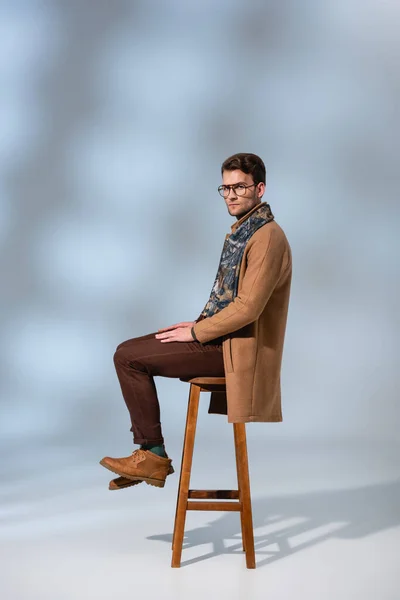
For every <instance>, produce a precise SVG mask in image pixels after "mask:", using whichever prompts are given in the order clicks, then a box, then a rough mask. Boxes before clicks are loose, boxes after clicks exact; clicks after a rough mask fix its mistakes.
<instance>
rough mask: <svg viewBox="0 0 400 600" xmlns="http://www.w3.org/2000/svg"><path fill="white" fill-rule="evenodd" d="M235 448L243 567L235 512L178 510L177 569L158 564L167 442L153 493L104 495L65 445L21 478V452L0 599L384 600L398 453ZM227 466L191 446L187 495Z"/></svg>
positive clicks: (392, 554)
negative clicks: (251, 548)
mask: <svg viewBox="0 0 400 600" xmlns="http://www.w3.org/2000/svg"><path fill="white" fill-rule="evenodd" d="M196 443H197V442H196ZM248 446H249V460H250V471H251V473H250V474H251V491H252V498H253V520H254V533H255V544H256V562H257V568H256V570H247V569H246V567H245V559H244V555H243V553H242V552H241V538H240V526H239V515H238V514H237V513H223V512H221V513H216V512H204V513H201V512H190V513H188V516H187V520H186V528H185V531H186V536H185V545H184V550H183V554H182V566H181V568H180V569H172V568H171V566H170V562H171V535H172V529H173V519H174V511H175V499H176V491H177V485H178V480H179V472H178V468H179V463H180V456H181V447H180V441H177V442H176V443H175V445H174V446H171V445H170V446H169V448H167V449H168V451H169V454H170V456H171V457H172V458H173V459H174V464H175V467H176V468H177V470H176V472H175V474H173V475H172V476H170V477H169V479H168V480H167V484H166V486H165V488H163V489H158V488H155V487H152V486H148V485H145V484H144V483H142V484H140V485H139V486H137V487H135V488H130V489H127V490H122V491H118V492H110V491H108V489H107V486H108V480H109V479H110V477H109V475H108V471H106V470H104V469H103V468H102V467H101V466H99V465H98V464H97V463H96V461H95V460H93V461H92V462H91V461H89V460H87V459H85V461H84V464H82V461H80V460H78V458H77V457H76V459H74V460H72V459H71V456H73V453H72V452H71V451H70V452H68V450H67V449H64V452H63V453H61V452H59V453H58V454H57V453H56V452H54V453H53V454H51V455H49V456H51V458H49V464H48V468H47V469H44V470H43V471H42V473H41V474H40V475H38V474H36V475H35V476H34V477H30V476H29V472H30V471H29V467H30V465H31V464H33V463H34V461H35V453H34V452H32V453H31V454H30V455H29V456H27V457H26V458H25V462H24V464H23V465H22V466H21V468H22V471H21V472H20V475H19V476H18V474H17V473H15V472H14V474H11V473H10V474H9V476H8V478H7V481H6V485H3V487H2V491H1V496H0V519H1V523H2V528H1V532H2V534H1V545H0V563H1V584H0V586H1V588H0V592H1V597H2V598H3V599H4V600H47V599H49V600H50V599H51V600H80V599H88V598H93V599H95V598H96V599H98V600H102V599H106V598H107V599H108V598H114V597H118V598H119V599H120V600H123V599H125V598H126V599H128V598H129V599H130V598H134V597H138V594H141V595H142V596H143V595H144V594H146V597H149V596H151V595H154V594H157V595H158V597H162V598H163V599H165V600H169V599H170V598H171V599H172V598H174V599H180V598H182V599H183V598H188V597H190V598H204V597H206V595H209V597H210V598H217V597H218V598H229V599H230V600H235V599H238V600H239V599H240V600H242V599H243V598H244V596H245V595H246V597H247V598H252V599H253V598H254V599H257V600H258V599H265V598H273V599H274V600H276V599H280V598H289V597H294V596H292V595H294V594H295V597H296V598H297V599H301V598H307V599H310V598H315V599H316V600H317V599H318V600H320V599H321V598H324V599H325V600H329V599H331V598H332V599H335V600H336V599H337V598H340V599H341V600H347V599H349V600H350V599H351V600H353V599H355V598H365V599H367V598H371V599H374V600H376V599H377V598H379V600H398V597H399V596H398V590H397V588H398V585H399V583H400V577H399V572H398V556H399V545H400V508H399V507H400V468H399V460H398V457H399V447H398V446H397V445H396V444H390V443H386V444H383V443H378V442H372V441H362V440H359V441H354V440H353V441H352V442H349V441H348V440H347V441H346V440H339V439H337V440H333V439H332V440H329V441H326V440H325V441H321V440H319V441H318V440H312V441H308V442H307V443H306V444H305V443H304V442H301V443H300V442H299V443H294V442H290V443H286V442H284V441H283V440H280V441H279V442H274V443H271V442H270V443H269V444H266V445H264V444H261V442H260V438H259V437H258V438H254V439H252V437H251V436H250V437H248ZM97 458H101V455H99V456H98V457H96V459H97ZM232 458H233V456H232V448H231V447H230V446H229V445H227V444H224V445H222V446H221V447H219V448H218V449H213V448H212V447H210V446H203V448H202V447H201V446H200V442H199V444H198V445H197V446H196V447H195V457H194V462H193V475H192V481H191V487H192V488H201V487H203V488H210V489H212V488H213V487H216V488H218V487H219V488H229V487H235V472H234V465H233V460H232ZM56 465H57V466H58V468H57V469H56V468H55V466H56ZM60 465H61V469H60ZM210 465H214V469H213V470H212V471H210V470H209V467H210ZM24 468H25V476H21V475H24V470H23V469H24Z"/></svg>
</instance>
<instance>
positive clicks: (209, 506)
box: [186, 500, 242, 512]
mask: <svg viewBox="0 0 400 600" xmlns="http://www.w3.org/2000/svg"><path fill="white" fill-rule="evenodd" d="M241 508H242V507H241V504H240V502H193V501H192V500H189V501H188V502H187V504H186V510H227V511H236V512H240V510H241Z"/></svg>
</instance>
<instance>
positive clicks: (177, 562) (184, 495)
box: [171, 377, 256, 569]
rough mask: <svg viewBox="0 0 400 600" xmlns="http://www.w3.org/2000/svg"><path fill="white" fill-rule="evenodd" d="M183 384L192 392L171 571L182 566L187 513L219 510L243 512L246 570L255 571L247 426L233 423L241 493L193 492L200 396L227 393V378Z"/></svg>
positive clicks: (195, 380)
mask: <svg viewBox="0 0 400 600" xmlns="http://www.w3.org/2000/svg"><path fill="white" fill-rule="evenodd" d="M180 380H181V381H185V382H189V383H190V390H189V401H188V409H187V416H186V428H185V437H184V441H183V450H182V463H181V473H180V478H179V487H178V496H177V502H176V512H175V524H174V535H173V538H172V562H171V567H180V566H181V555H182V545H183V537H184V533H185V531H184V530H185V520H186V511H187V510H220V511H239V512H240V524H241V530H242V545H243V551H244V552H245V554H246V566H247V568H248V569H255V568H256V561H255V555H254V536H253V518H252V511H251V496H250V480H249V466H248V458H247V444H246V428H245V423H232V424H233V434H234V441H235V456H236V470H237V479H238V489H237V490H190V489H189V484H190V474H191V469H192V458H193V448H194V438H195V435H196V424H197V414H198V408H199V399H200V392H211V391H223V390H224V389H225V377H195V378H193V379H185V378H183V377H181V378H180ZM189 498H197V499H199V500H200V501H199V502H196V501H192V500H189ZM206 498H207V499H211V498H218V499H221V498H222V499H225V500H228V499H229V500H234V499H238V502H220V501H217V502H205V501H204V499H206Z"/></svg>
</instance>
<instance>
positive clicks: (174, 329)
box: [155, 321, 196, 342]
mask: <svg viewBox="0 0 400 600" xmlns="http://www.w3.org/2000/svg"><path fill="white" fill-rule="evenodd" d="M195 323H196V321H183V322H181V323H175V325H170V326H169V327H163V328H161V329H158V330H157V331H162V332H165V333H156V335H155V337H156V338H157V339H158V340H160V342H194V339H193V337H192V334H191V331H190V330H191V329H192V327H193V325H194V324H195Z"/></svg>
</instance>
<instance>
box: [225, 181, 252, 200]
mask: <svg viewBox="0 0 400 600" xmlns="http://www.w3.org/2000/svg"><path fill="white" fill-rule="evenodd" d="M253 185H255V186H257V185H258V183H251V184H249V185H245V184H244V183H234V184H233V185H220V186H219V187H218V188H217V189H218V193H219V195H220V196H222V198H228V196H229V194H230V193H231V189H232V190H233V191H236V189H237V188H238V187H244V188H245V189H246V190H247V188H249V187H253ZM224 188H225V190H226V188H229V189H228V193H227V194H226V196H225V195H224V194H223V193H222V192H223V191H224ZM244 193H246V191H245V192H244ZM240 195H241V194H238V196H240ZM243 195H244V194H243Z"/></svg>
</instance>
